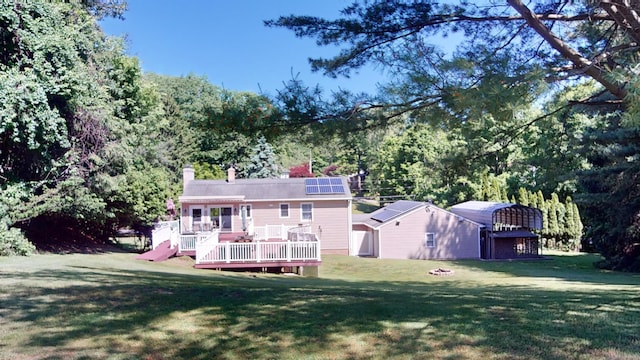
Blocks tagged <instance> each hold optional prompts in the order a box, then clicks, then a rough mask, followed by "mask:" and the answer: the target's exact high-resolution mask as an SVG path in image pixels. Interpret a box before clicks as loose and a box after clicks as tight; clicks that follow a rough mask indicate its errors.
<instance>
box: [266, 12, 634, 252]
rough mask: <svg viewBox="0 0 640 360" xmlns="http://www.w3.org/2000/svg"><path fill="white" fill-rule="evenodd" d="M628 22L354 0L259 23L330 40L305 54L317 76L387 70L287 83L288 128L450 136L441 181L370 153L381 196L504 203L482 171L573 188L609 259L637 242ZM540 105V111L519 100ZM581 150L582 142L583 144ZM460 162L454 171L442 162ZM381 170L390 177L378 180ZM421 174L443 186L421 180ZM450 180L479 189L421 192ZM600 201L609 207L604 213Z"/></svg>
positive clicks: (557, 217)
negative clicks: (355, 80) (327, 88)
mask: <svg viewBox="0 0 640 360" xmlns="http://www.w3.org/2000/svg"><path fill="white" fill-rule="evenodd" d="M633 24H635V25H638V24H640V17H639V16H638V12H637V6H636V4H633V3H629V2H617V1H616V2H610V1H602V2H592V1H573V2H562V1H560V2H533V3H531V5H525V4H524V3H523V2H521V1H519V0H509V1H507V2H506V3H505V4H503V5H497V4H491V5H490V6H485V5H482V4H474V3H471V2H468V1H458V2H445V3H438V2H431V1H418V2H415V1H402V0H398V1H391V2H389V1H354V2H353V3H352V4H351V5H349V6H347V7H345V8H344V9H343V10H342V12H341V15H340V16H339V17H338V18H336V19H323V18H319V17H314V16H297V15H290V16H281V17H280V18H278V19H275V20H269V21H266V25H267V26H274V27H283V28H287V29H290V30H292V31H293V32H294V33H295V35H296V36H299V37H310V38H314V39H315V40H316V42H317V43H318V45H320V46H335V48H336V49H338V50H337V53H336V54H334V55H333V56H330V57H328V58H316V59H311V60H310V63H311V67H312V69H314V70H316V71H322V72H324V74H326V75H328V76H332V77H337V76H348V75H349V74H351V73H352V72H353V71H357V70H358V69H359V68H361V67H362V66H365V65H368V64H373V65H376V66H378V67H380V68H381V70H383V71H385V72H387V73H388V74H390V75H391V79H392V80H391V81H390V83H389V84H385V85H384V86H382V87H381V91H380V93H379V94H378V95H376V96H367V95H358V96H354V95H352V94H348V93H344V92H338V93H336V94H333V99H325V98H323V97H322V95H321V94H320V93H319V92H318V91H317V90H316V89H315V88H311V87H306V86H303V85H302V83H301V82H300V81H298V80H297V79H295V80H296V81H294V82H292V83H290V84H288V86H286V87H285V89H284V90H283V91H282V93H283V94H285V95H287V96H286V97H284V98H282V99H281V100H283V99H284V100H286V101H281V102H282V103H283V104H285V105H286V106H283V107H282V108H283V109H284V110H283V113H284V114H289V112H288V111H289V109H294V110H295V111H294V112H292V113H291V114H293V115H294V116H292V117H291V118H290V119H291V120H292V121H293V119H298V120H299V121H298V122H297V123H296V125H300V124H310V123H317V124H323V125H325V126H326V127H328V128H333V129H335V131H343V130H344V129H349V130H351V131H353V130H362V129H365V128H371V127H375V126H381V127H385V126H388V125H389V124H391V123H394V124H399V123H404V124H406V123H407V122H409V123H414V122H422V123H429V124H431V125H433V126H434V127H435V128H436V129H442V130H444V131H446V132H447V134H448V137H447V138H448V140H449V141H456V142H457V143H454V144H452V146H451V148H450V149H449V150H448V151H445V152H443V153H444V154H446V155H445V156H444V158H445V161H446V162H447V163H448V164H449V165H450V166H451V168H450V169H451V170H452V171H451V173H453V174H455V176H450V175H447V174H443V173H441V172H442V171H443V170H440V171H436V172H435V173H428V172H427V171H425V169H424V167H423V166H421V165H420V162H419V161H417V160H416V159H415V158H414V159H412V158H411V156H408V157H407V164H406V165H404V168H401V167H400V166H398V165H392V164H393V162H394V160H393V159H394V156H396V155H397V154H400V153H401V151H403V147H405V146H406V145H404V144H403V143H402V141H401V140H396V141H395V142H392V141H391V140H389V141H385V147H382V148H381V150H380V155H381V156H382V157H386V159H385V160H384V161H381V162H378V163H377V164H376V165H375V166H374V168H375V169H376V171H372V174H374V184H375V182H376V181H377V182H379V183H383V182H384V183H385V184H387V183H388V184H387V185H385V186H384V187H387V188H388V189H387V190H386V191H391V192H395V193H398V194H413V195H416V196H417V197H418V198H422V197H424V196H436V197H438V196H439V197H440V198H441V200H440V201H442V202H448V201H451V200H452V199H463V198H464V197H465V196H470V194H472V193H475V195H481V196H482V197H485V198H494V199H501V200H505V198H506V196H505V194H504V193H501V194H499V195H498V194H496V193H491V194H490V193H489V192H488V191H489V190H490V189H489V187H487V186H488V185H489V184H488V183H486V182H485V183H482V182H483V181H484V180H482V181H479V178H480V177H481V176H483V175H482V174H484V173H485V172H488V173H491V174H495V175H496V176H497V177H502V178H503V179H504V180H505V182H506V186H507V189H508V190H509V191H510V192H511V193H512V194H515V192H516V191H517V189H518V188H519V187H526V188H530V189H533V190H534V191H536V192H537V191H538V190H539V191H541V192H540V194H542V193H544V194H552V193H555V194H557V196H558V198H565V197H567V196H571V195H576V196H575V198H576V199H577V201H578V203H579V204H581V206H583V207H584V208H585V209H586V211H584V212H583V214H584V216H585V218H586V219H587V222H588V223H589V224H591V223H593V226H591V225H590V226H588V227H587V229H588V230H587V232H588V233H589V234H592V235H593V236H596V237H597V239H595V238H594V239H593V241H594V242H595V243H597V244H600V245H598V248H599V249H601V251H602V253H603V254H604V255H605V256H606V257H607V258H608V259H609V260H611V261H612V263H615V262H616V261H618V260H616V259H617V258H619V257H622V258H624V257H625V255H624V254H625V253H628V252H629V250H625V249H628V248H629V247H630V246H632V245H633V244H635V243H637V242H638V241H637V240H638V238H637V236H636V234H637V233H638V230H637V227H636V225H635V224H636V222H635V215H636V214H637V213H638V211H639V210H638V209H639V208H638V205H637V204H636V201H635V200H634V199H635V198H636V197H634V196H635V193H636V189H635V188H634V185H633V184H635V183H636V182H635V180H636V175H637V169H635V163H636V161H635V159H636V157H637V154H638V153H637V149H635V148H634V147H633V146H631V145H630V144H634V143H635V142H636V140H637V139H635V135H633V133H634V132H635V131H636V129H637V124H638V121H637V119H638V118H640V117H638V113H639V112H638V106H637V104H638V103H639V102H638V101H637V100H638V99H637V94H638V93H640V92H639V91H638V89H639V88H640V87H639V86H638V80H637V78H638V77H637V53H636V44H637V43H638V41H640V32H639V31H638V30H637V29H638V26H635V25H633ZM443 38H444V39H451V42H449V43H448V44H450V45H451V47H450V48H439V47H438V46H437V43H438V42H441V43H442V39H443ZM587 80H588V81H587ZM549 84H551V86H550V85H549ZM542 99H545V100H546V99H552V100H551V101H541V100H542ZM296 100H297V101H296ZM543 102H544V103H546V104H545V105H544V106H543V107H542V108H535V107H538V106H537V105H536V106H535V107H532V106H531V104H534V103H537V104H541V103H543ZM291 104H293V105H294V106H288V105H291ZM583 145H584V146H585V148H586V149H587V150H586V151H584V152H581V151H579V149H580V148H581V147H582V146H583ZM416 153H417V152H416ZM453 159H457V160H453ZM464 163H466V165H467V166H466V168H465V167H463V166H459V165H458V166H453V165H454V164H464ZM382 175H384V176H387V177H388V178H376V177H378V176H382ZM417 179H420V181H422V182H423V184H418V182H417V181H418V180H417ZM433 179H436V181H438V180H439V181H442V180H443V179H449V181H443V182H442V183H440V184H431V183H429V182H431V181H433ZM622 179H625V180H622ZM492 181H493V180H492ZM424 183H426V184H424ZM478 183H480V184H478ZM452 184H465V186H466V185H467V184H471V187H473V186H480V190H481V191H480V193H481V194H478V192H477V189H476V191H475V192H474V191H471V188H463V189H462V191H458V192H457V195H453V196H452V194H450V193H449V194H444V193H443V194H434V191H432V190H431V189H433V188H436V187H441V188H443V189H446V188H447V187H452ZM474 184H475V185H474ZM500 186H502V185H500ZM491 187H493V188H495V187H494V186H491ZM378 188H382V187H381V186H378ZM425 189H427V190H426V191H425ZM485 190H486V191H485ZM444 192H445V193H446V192H447V191H444ZM583 192H585V194H584V195H583V194H581V193H583ZM536 198H537V202H538V203H539V204H542V203H543V202H546V200H543V199H540V197H539V196H536ZM445 199H446V200H445ZM532 200H533V199H531V198H530V199H528V201H530V202H532ZM614 204H622V206H617V205H614ZM547 205H548V206H546V205H545V206H544V209H542V211H543V213H544V214H545V217H546V220H547V222H548V223H547V224H546V226H547V228H546V229H545V231H548V232H549V233H548V234H549V235H550V236H558V235H559V232H562V231H561V230H560V229H559V228H558V227H559V222H561V221H562V216H568V214H569V212H570V210H567V209H564V210H563V208H562V206H560V205H562V204H561V203H560V202H559V201H552V202H551V203H549V204H547ZM602 207H605V208H607V210H606V212H607V213H609V215H610V216H602V213H601V212H600V211H601V210H602V209H601V208H602ZM615 208H618V209H620V211H619V212H618V211H617V210H611V209H615ZM599 210H600V211H599ZM632 252H633V251H632ZM634 254H635V253H634ZM634 256H635V255H634ZM614 258H616V259H614ZM625 263H628V261H626V260H625Z"/></svg>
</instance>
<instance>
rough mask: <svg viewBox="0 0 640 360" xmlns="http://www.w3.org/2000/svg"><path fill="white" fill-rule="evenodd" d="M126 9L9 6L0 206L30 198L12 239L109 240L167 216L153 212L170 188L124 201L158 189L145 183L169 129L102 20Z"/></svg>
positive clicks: (4, 35) (0, 61)
mask: <svg viewBox="0 0 640 360" xmlns="http://www.w3.org/2000/svg"><path fill="white" fill-rule="evenodd" d="M124 8H125V3H124V2H121V1H117V0H116V1H102V0H95V1H82V2H49V1H30V2H15V3H13V5H12V6H9V4H8V3H7V4H5V5H3V6H2V7H0V42H1V43H2V47H1V50H0V69H2V71H0V99H1V100H2V104H0V115H1V118H2V122H1V124H0V138H1V139H2V141H0V188H1V189H2V194H3V196H0V197H4V194H5V193H11V192H12V190H11V189H16V188H19V189H20V191H21V193H22V195H21V197H20V198H19V200H20V201H18V202H16V203H15V204H14V205H13V207H12V211H11V212H7V213H5V214H0V217H2V219H0V221H1V222H3V223H4V224H6V225H7V227H8V232H7V233H8V234H9V236H10V237H14V236H13V235H12V234H15V231H14V230H15V229H16V228H20V229H22V230H24V231H25V234H27V236H29V237H30V240H34V237H40V238H42V239H44V240H45V241H48V239H49V238H51V237H53V236H49V235H52V234H66V236H65V238H66V239H70V238H72V237H73V236H74V235H75V234H79V233H87V232H88V231H89V230H90V234H91V235H90V236H91V237H92V238H94V239H101V240H105V239H107V237H108V236H109V235H111V232H112V231H113V230H114V226H117V225H118V224H129V223H130V221H129V220H127V219H136V221H138V220H139V221H150V220H151V219H152V218H155V217H156V216H157V214H158V213H159V214H162V213H164V210H162V211H159V210H157V209H156V207H153V206H149V205H152V204H153V203H154V201H155V200H156V199H157V196H159V195H161V194H162V193H163V191H165V190H158V189H157V188H155V187H153V186H152V185H158V184H162V182H155V183H153V184H145V185H142V186H140V187H137V185H136V186H135V188H136V189H144V190H145V191H147V192H145V194H144V195H145V196H143V197H142V198H139V197H135V198H132V199H126V201H121V199H123V198H124V195H125V194H131V193H133V192H134V191H132V190H134V189H133V188H132V187H131V186H133V185H134V183H135V182H144V181H148V180H149V176H146V177H145V176H138V177H136V176H135V175H136V174H138V175H139V174H140V173H141V172H142V173H145V174H149V173H155V171H156V169H155V166H159V165H161V164H162V159H161V157H162V156H161V154H162V153H161V152H160V151H158V150H159V149H160V147H159V145H158V144H159V139H160V137H155V134H158V133H159V129H161V128H162V127H164V126H166V125H167V124H166V123H165V122H163V121H161V120H162V119H161V117H160V115H162V111H161V108H160V107H159V106H158V104H159V96H158V94H157V92H155V89H154V88H153V87H152V86H150V84H148V83H146V82H145V81H143V79H142V78H141V71H140V67H139V64H138V61H137V59H135V58H131V57H128V56H126V55H124V48H123V46H122V42H121V41H120V40H118V39H110V38H107V37H105V36H104V34H103V33H102V32H101V31H100V28H99V27H98V26H97V20H96V17H101V16H107V15H109V16H113V15H115V16H118V15H120V14H121V11H123V9H124ZM134 179H135V180H136V181H135V182H131V181H129V180H134ZM151 179H156V180H157V179H158V178H156V177H154V176H152V177H151ZM151 190H153V191H154V193H153V194H151V193H149V192H148V191H151ZM2 201H4V200H2V199H0V202H2ZM163 202H164V199H163ZM42 229H47V231H46V232H43V231H42ZM2 238H4V236H3V237H2ZM14 238H15V237H14Z"/></svg>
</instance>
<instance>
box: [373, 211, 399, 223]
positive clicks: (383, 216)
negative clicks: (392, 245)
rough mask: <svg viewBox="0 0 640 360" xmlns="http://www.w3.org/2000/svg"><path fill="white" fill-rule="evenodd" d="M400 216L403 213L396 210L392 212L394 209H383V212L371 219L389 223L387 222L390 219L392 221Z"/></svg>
mask: <svg viewBox="0 0 640 360" xmlns="http://www.w3.org/2000/svg"><path fill="white" fill-rule="evenodd" d="M400 214H401V212H399V211H395V210H392V209H387V208H384V209H382V211H380V212H379V213H377V214H375V215H373V216H372V217H371V218H372V219H373V220H378V221H380V222H385V221H387V220H389V219H391V218H393V217H396V216H398V215H400Z"/></svg>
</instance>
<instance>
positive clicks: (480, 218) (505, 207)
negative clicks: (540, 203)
mask: <svg viewBox="0 0 640 360" xmlns="http://www.w3.org/2000/svg"><path fill="white" fill-rule="evenodd" d="M450 211H451V212H452V213H454V214H457V215H460V216H462V217H465V218H467V219H470V220H473V221H475V222H478V223H480V224H483V225H485V226H487V227H488V228H493V222H494V219H496V223H498V222H500V223H503V224H513V225H519V226H524V227H527V228H530V229H541V228H542V213H541V212H540V210H538V209H536V208H532V207H529V206H524V205H518V204H512V203H504V202H492V201H467V202H463V203H460V204H457V205H454V206H452V207H451V209H450ZM494 215H495V216H494Z"/></svg>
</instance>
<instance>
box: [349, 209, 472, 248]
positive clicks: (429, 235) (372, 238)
mask: <svg viewBox="0 0 640 360" xmlns="http://www.w3.org/2000/svg"><path fill="white" fill-rule="evenodd" d="M483 228H484V226H483V225H482V224H480V223H478V222H475V221H473V220H470V219H467V218H465V217H463V216H459V215H456V214H454V213H452V212H449V211H446V210H444V209H441V208H439V207H437V206H435V205H433V204H431V203H425V202H417V201H407V200H401V201H397V202H395V203H392V204H389V205H387V206H385V207H383V208H381V209H378V210H376V211H374V212H373V213H370V214H361V215H354V216H353V227H352V229H353V234H352V237H351V239H352V240H351V249H350V253H351V255H356V256H372V257H377V258H384V259H479V258H480V252H481V249H480V236H481V232H482V229H483Z"/></svg>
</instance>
